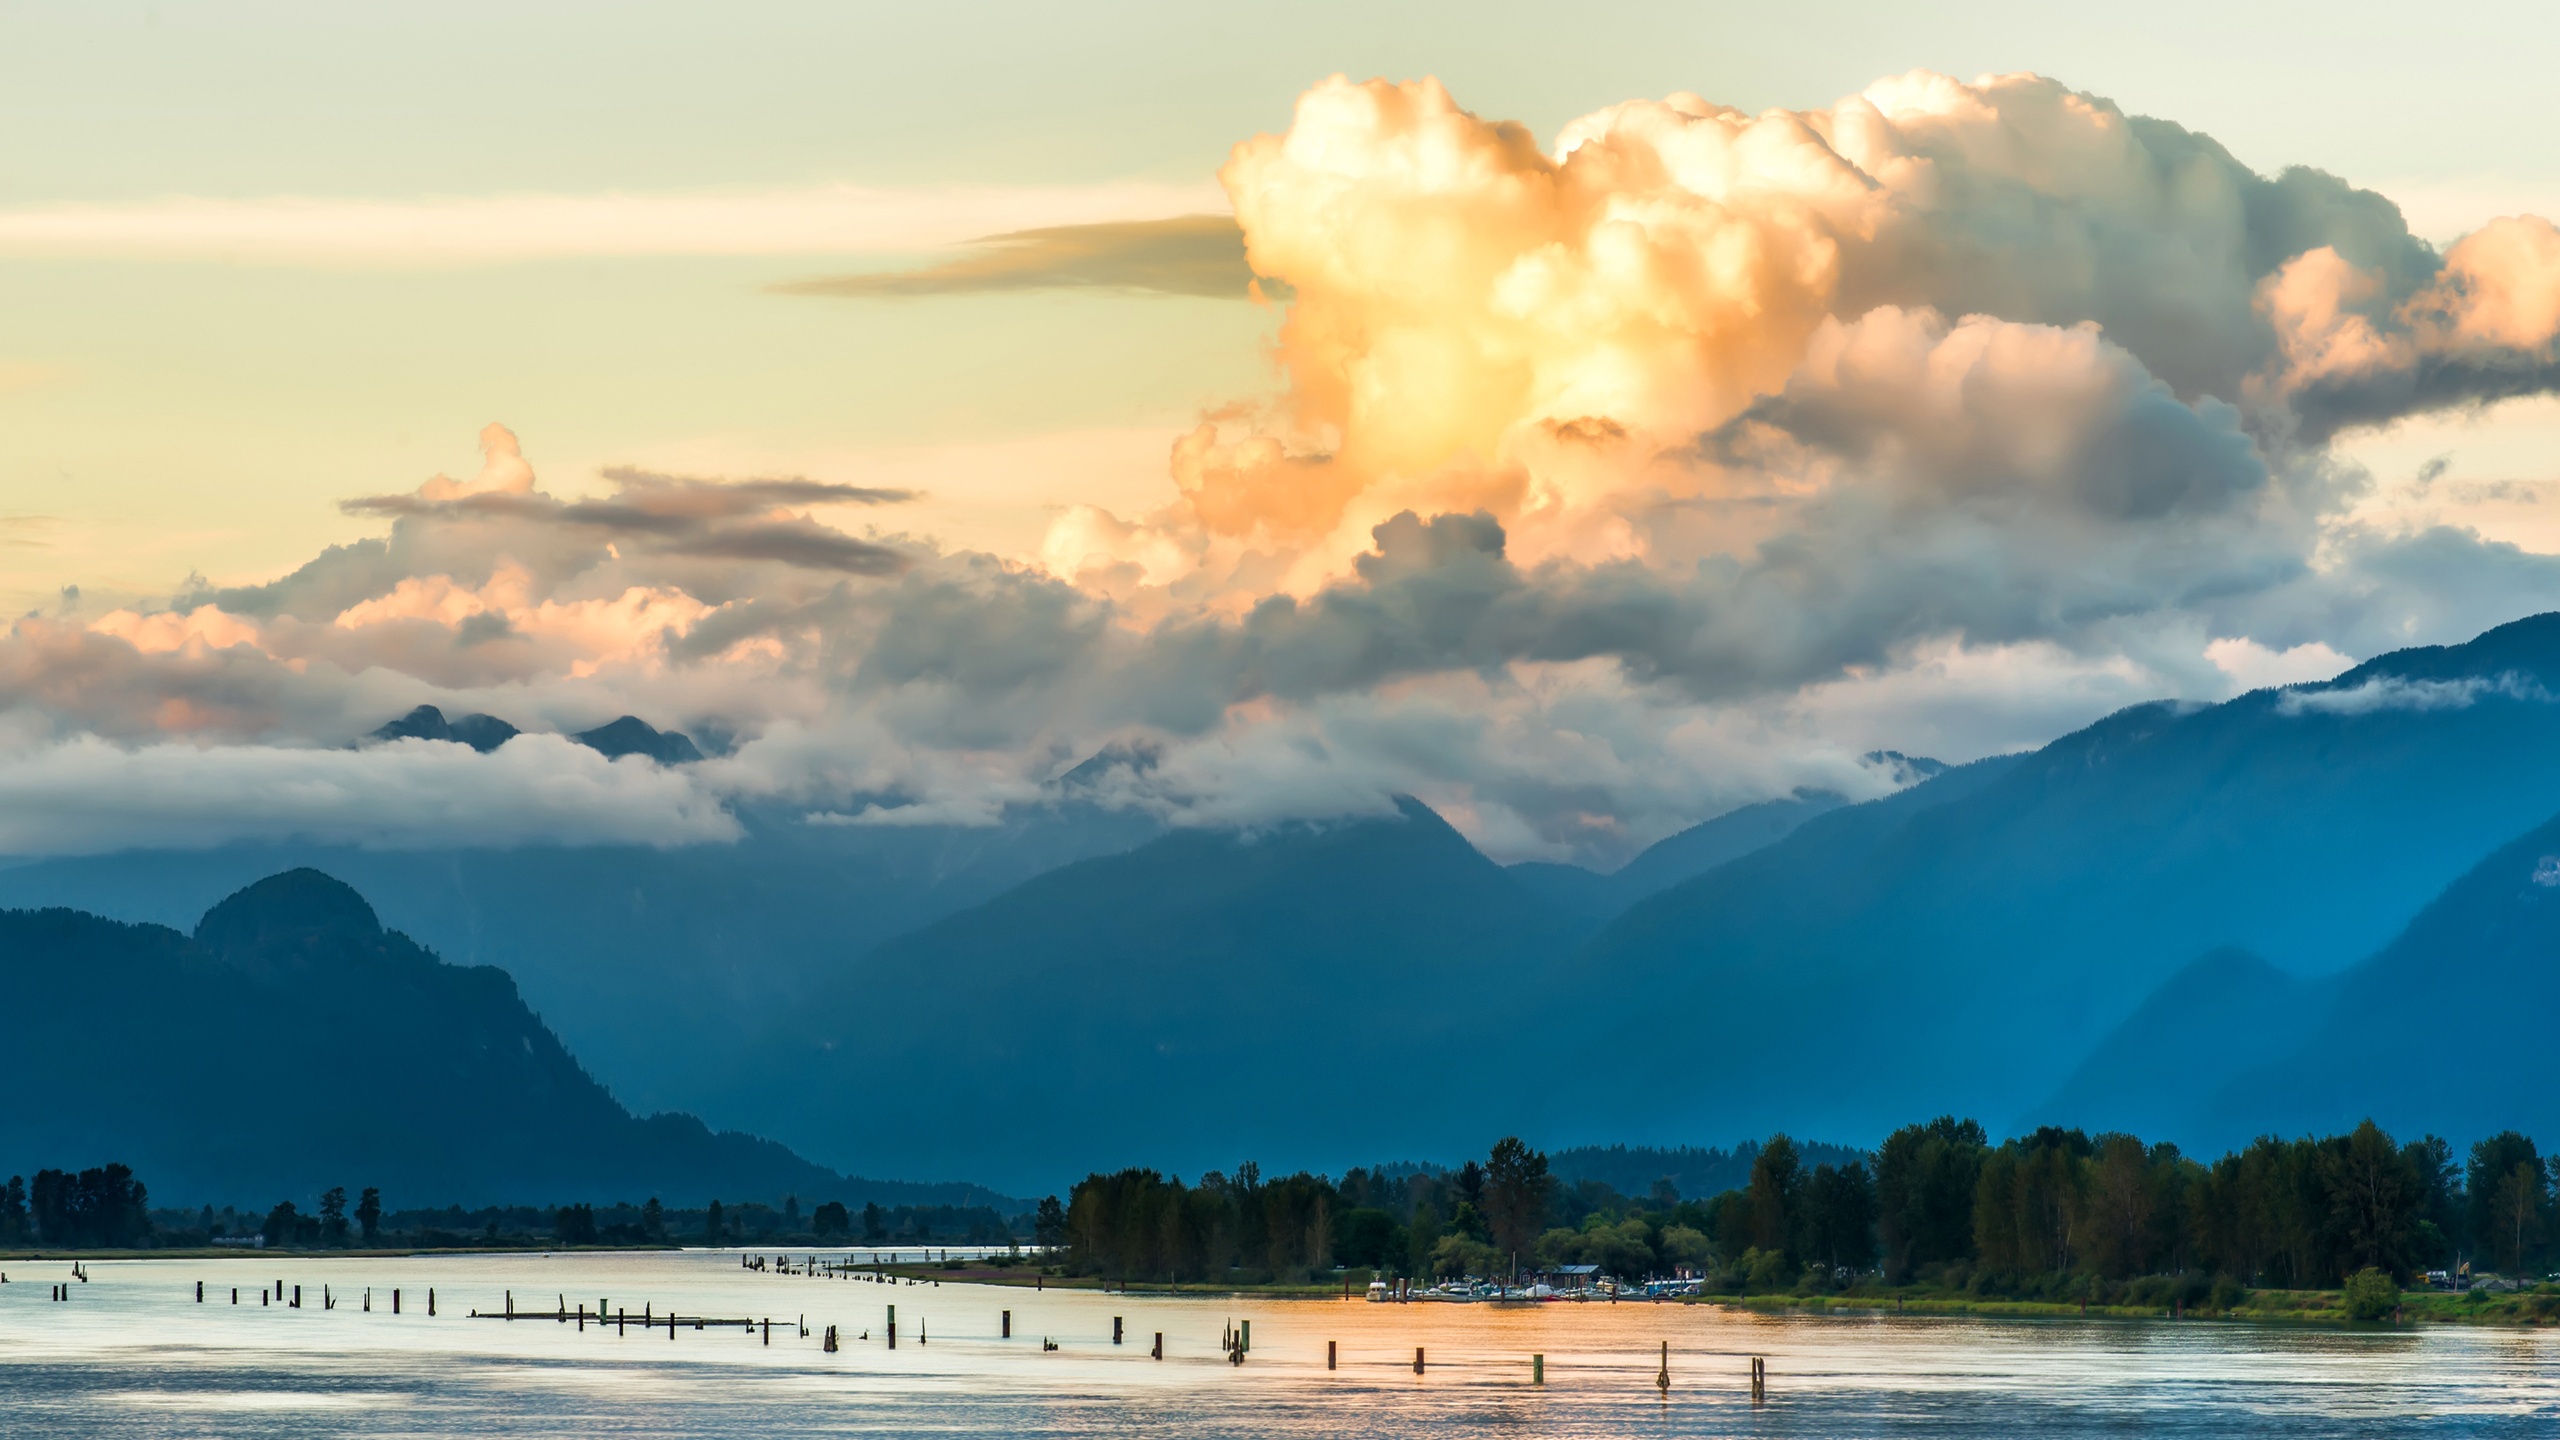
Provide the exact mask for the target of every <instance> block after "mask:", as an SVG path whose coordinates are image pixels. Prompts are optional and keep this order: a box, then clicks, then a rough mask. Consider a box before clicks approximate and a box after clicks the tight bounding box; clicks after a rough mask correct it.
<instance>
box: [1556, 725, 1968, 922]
mask: <svg viewBox="0 0 2560 1440" xmlns="http://www.w3.org/2000/svg"><path fill="white" fill-rule="evenodd" d="M1930 763H1932V764H1935V762H1930ZM1937 768H1939V769H1943V768H1945V767H1943V766H1939V767H1937ZM1928 773H1932V774H1934V773H1936V772H1935V771H1934V770H1932V771H1930V772H1928ZM1848 803H1849V802H1848V799H1847V798H1846V797H1844V796H1841V795H1837V794H1834V793H1833V792H1831V791H1828V790H1798V791H1797V792H1796V793H1795V794H1793V795H1790V796H1788V797H1787V798H1785V799H1783V800H1763V801H1761V802H1760V803H1758V804H1756V805H1745V806H1742V807H1740V808H1739V809H1735V810H1728V811H1726V812H1725V813H1724V814H1722V815H1718V816H1716V817H1715V818H1714V819H1712V820H1708V821H1705V822H1703V823H1701V824H1697V825H1692V826H1690V827H1689V828H1688V829H1686V830H1683V831H1681V832H1680V833H1679V834H1677V835H1673V836H1669V837H1667V838H1665V839H1662V840H1657V841H1655V842H1654V843H1653V844H1652V845H1650V846H1648V847H1647V848H1646V849H1645V850H1644V852H1643V853H1642V854H1639V855H1638V856H1636V858H1634V859H1633V860H1630V861H1628V862H1627V863H1626V864H1625V865H1623V866H1621V867H1620V868H1618V869H1617V870H1614V871H1612V872H1610V873H1608V874H1605V875H1604V874H1600V873H1598V872H1596V871H1592V870H1586V869H1584V868H1582V867H1581V866H1579V865H1557V864H1550V863H1547V862H1544V861H1537V860H1526V861H1522V862H1521V863H1519V864H1517V865H1513V866H1510V867H1509V869H1510V871H1511V874H1512V876H1513V877H1514V878H1515V879H1517V880H1519V881H1520V883H1521V884H1523V885H1525V886H1527V887H1529V889H1530V890H1531V892H1532V893H1534V894H1536V895H1538V896H1540V897H1541V898H1543V899H1545V900H1546V901H1547V902H1548V903H1549V904H1552V905H1554V906H1556V907H1558V908H1559V909H1561V910H1563V911H1565V912H1566V913H1569V914H1573V915H1578V916H1582V917H1585V918H1586V919H1588V920H1589V921H1591V922H1592V923H1593V924H1595V925H1596V924H1597V923H1598V922H1600V921H1602V920H1606V919H1608V918H1609V917H1610V916H1612V915H1615V914H1617V913H1618V912H1619V911H1621V910H1624V909H1626V908H1627V907H1628V906H1630V905H1633V904H1634V903H1636V902H1637V901H1638V900H1641V899H1643V898H1644V897H1646V896H1647V895H1651V894H1653V893H1655V892H1656V891H1660V890H1666V889H1669V888H1670V887H1671V886H1673V885H1676V884H1678V883H1680V882H1681V881H1683V880H1686V879H1688V878H1689V877H1690V876H1692V875H1703V874H1705V873H1706V872H1707V871H1709V870H1712V869H1714V868H1716V867H1717V866H1719V865H1722V864H1724V863H1726V862H1727V861H1731V860H1738V859H1740V858H1741V857H1743V856H1745V855H1748V854H1750V853H1751V852H1752V851H1754V850H1758V849H1761V848H1763V847H1765V846H1769V845H1774V844H1776V843H1778V842H1779V841H1781V840H1784V839H1785V838H1787V837H1788V836H1789V835H1791V834H1793V833H1795V828H1796V827H1797V826H1799V825H1802V824H1803V823H1804V822H1806V821H1807V820H1810V819H1812V818H1813V817H1814V816H1816V815H1823V814H1827V813H1829V812H1831V811H1833V810H1837V809H1839V808H1840V807H1841V806H1843V805H1846V804H1848Z"/></svg>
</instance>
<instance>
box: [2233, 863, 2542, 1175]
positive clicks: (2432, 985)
mask: <svg viewBox="0 0 2560 1440" xmlns="http://www.w3.org/2000/svg"><path fill="white" fill-rule="evenodd" d="M2321 988H2322V990H2323V991H2324V992H2325V993H2324V995H2323V997H2322V1004H2321V1006H2320V1008H2319V1013H2318V1015H2317V1017H2316V1018H2315V1021H2314V1023H2312V1024H2310V1025H2308V1026H2305V1027H2304V1029H2305V1032H2306V1033H2304V1034H2303V1035H2302V1036H2301V1038H2300V1039H2299V1040H2298V1041H2297V1042H2296V1043H2294V1044H2292V1045H2290V1046H2286V1047H2283V1048H2281V1049H2275V1050H2271V1051H2264V1052H2261V1053H2260V1055H2259V1056H2258V1063H2256V1064H2255V1065H2253V1066H2251V1067H2249V1069H2248V1070H2247V1071H2246V1072H2245V1073H2243V1074H2240V1075H2238V1076H2236V1077H2235V1078H2233V1079H2232V1080H2231V1081H2230V1082H2228V1083H2227V1084H2225V1085H2224V1086H2222V1087H2221V1088H2220V1089H2219V1090H2218V1091H2217V1092H2216V1093H2215V1094H2213V1095H2212V1096H2211V1097H2210V1098H2209V1099H2208V1100H2206V1101H2205V1103H2203V1104H2202V1105H2200V1106H2198V1107H2196V1108H2195V1110H2194V1111H2193V1113H2192V1118H2191V1119H2190V1120H2188V1121H2187V1122H2186V1127H2187V1128H2188V1129H2190V1130H2191V1131H2192V1132H2193V1133H2196V1134H2197V1135H2198V1136H2199V1137H2201V1139H2202V1140H2204V1141H2209V1142H2216V1143H2226V1144H2227V1143H2234V1142H2235V1140H2245V1139H2247V1138H2248V1137H2249V1136H2250V1135H2253V1134H2256V1133H2258V1132H2260V1131H2263V1130H2270V1129H2273V1130H2277V1131H2279V1132H2281V1133H2285V1134H2295V1133H2301V1132H2305V1131H2313V1130H2318V1131H2323V1132H2327V1131H2334V1130H2343V1129H2346V1128H2348V1127H2351V1126H2353V1125H2354V1124H2356V1122H2358V1121H2360V1120H2363V1119H2364V1118H2366V1117H2367V1116H2371V1117H2372V1118H2373V1119H2375V1120H2376V1121H2379V1122H2380V1123H2381V1124H2382V1126H2383V1127H2384V1128H2385V1129H2388V1130H2390V1131H2392V1132H2393V1133H2394V1134H2403V1135H2412V1136H2414V1135H2419V1134H2426V1133H2435V1134H2442V1135H2449V1136H2453V1137H2456V1138H2457V1139H2458V1140H2461V1141H2465V1142H2467V1141H2470V1140H2473V1139H2478V1138H2480V1137H2482V1136H2486V1135H2491V1134H2495V1133H2496V1132H2498V1131H2501V1130H2508V1129H2515V1130H2522V1131H2524V1132H2526V1133H2528V1134H2536V1133H2539V1134H2545V1135H2548V1134H2555V1133H2560V1094H2555V1093H2554V1091H2553V1089H2552V1087H2551V1083H2550V1075H2549V1068H2550V1067H2549V1063H2548V1057H2547V1054H2546V1053H2545V1052H2546V1046H2545V1044H2544V1041H2543V1038H2542V1035H2541V1032H2540V1025H2541V1023H2542V1022H2543V1020H2544V1017H2547V1016H2550V1015H2552V1014H2554V1013H2560V818H2555V819H2553V820H2551V821H2549V822H2547V823H2545V824H2542V825H2539V826H2536V827H2535V828H2534V829H2532V830H2530V831H2528V832H2526V833H2525V834H2524V835H2522V836H2520V837H2518V838H2517V839H2515V840H2512V841H2510V842H2509V843H2507V844H2505V845H2502V846H2500V847H2499V848H2498V849H2497V850H2495V851H2494V852H2492V853H2491V854H2490V855H2489V856H2488V857H2487V858H2486V859H2484V860H2482V861H2481V862H2480V863H2479V864H2478V865H2476V866H2474V867H2473V868H2472V869H2471V871H2470V872H2469V873H2468V874H2465V875H2464V876H2462V877H2461V878H2460V879H2458V880H2456V881H2455V882H2454V883H2453V884H2451V885H2449V886H2447V887H2446V888H2445V890H2444V893H2443V894H2441V895H2439V896H2438V897H2436V899H2435V900H2434V902H2433V903H2431V904H2429V905H2428V906H2427V907H2426V908H2425V909H2424V910H2422V911H2420V912H2419V913H2418V915H2417V917H2416V918H2415V919H2413V920H2411V921H2410V922H2409V925H2408V927H2407V928H2406V929H2405V930H2403V931H2402V932H2401V933H2400V934H2399V935H2397V936H2395V937H2394V938H2393V939H2392V941H2391V942H2390V943H2389V944H2387V945H2385V946H2383V947H2382V948H2381V949H2380V950H2378V951H2376V952H2375V953H2374V954H2373V955H2372V956H2370V957H2369V958H2367V959H2366V960H2365V961H2363V962H2362V963H2361V964H2358V965H2357V966H2355V967H2354V968H2353V969H2351V970H2348V971H2346V972H2345V973H2344V974H2341V975H2338V976H2335V977H2333V978H2331V979H2329V980H2327V981H2326V982H2324V983H2323V985H2322V987H2321Z"/></svg>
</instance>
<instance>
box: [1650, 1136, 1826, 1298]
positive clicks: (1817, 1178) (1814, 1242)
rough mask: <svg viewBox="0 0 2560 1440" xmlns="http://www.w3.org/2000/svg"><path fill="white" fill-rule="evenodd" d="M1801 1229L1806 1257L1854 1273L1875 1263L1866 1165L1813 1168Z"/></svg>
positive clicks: (1806, 1190)
mask: <svg viewBox="0 0 2560 1440" xmlns="http://www.w3.org/2000/svg"><path fill="white" fill-rule="evenodd" d="M1804 1230H1805V1245H1806V1250H1807V1253H1808V1255H1809V1257H1810V1258H1812V1259H1815V1260H1819V1261H1821V1262H1822V1264H1823V1265H1824V1266H1826V1267H1828V1268H1830V1269H1832V1270H1835V1271H1836V1270H1848V1271H1852V1272H1858V1271H1863V1270H1865V1269H1866V1268H1867V1267H1868V1266H1870V1265H1873V1264H1874V1263H1875V1258H1876V1192H1875V1185H1874V1183H1873V1182H1872V1181H1870V1180H1869V1179H1868V1178H1867V1167H1866V1166H1864V1165H1861V1164H1859V1163H1857V1162H1856V1161H1851V1162H1850V1163H1849V1164H1846V1165H1841V1166H1836V1167H1835V1166H1830V1165H1821V1166H1816V1167H1815V1169H1814V1172H1813V1179H1812V1180H1810V1181H1809V1182H1807V1183H1806V1185H1805V1226H1804ZM1665 1233H1666V1234H1668V1233H1669V1232H1667V1231H1666V1232H1665Z"/></svg>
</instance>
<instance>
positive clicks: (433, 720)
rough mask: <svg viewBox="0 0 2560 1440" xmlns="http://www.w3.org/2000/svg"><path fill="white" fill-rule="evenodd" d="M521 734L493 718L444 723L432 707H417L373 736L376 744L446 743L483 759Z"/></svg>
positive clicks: (466, 718) (456, 720)
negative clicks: (458, 746) (412, 741)
mask: <svg viewBox="0 0 2560 1440" xmlns="http://www.w3.org/2000/svg"><path fill="white" fill-rule="evenodd" d="M523 733H524V732H523V731H521V730H518V729H517V728H516V727H514V726H513V725H510V724H508V723H507V722H506V721H504V720H501V719H499V718H498V717H497V716H495V715H464V716H461V717H459V718H457V719H454V720H451V721H447V720H446V719H445V718H444V712H443V711H442V710H439V709H437V708H436V707H434V706H433V705H421V706H419V707H418V708H417V709H415V710H412V711H410V712H409V713H408V714H406V715H403V716H401V717H400V718H399V719H397V720H391V721H386V722H384V724H383V725H382V727H381V728H380V729H378V730H376V731H374V732H373V738H374V739H376V740H450V741H452V742H453V743H455V744H457V745H468V746H470V747H471V748H472V749H474V750H477V751H479V752H480V753H481V754H483V755H486V754H488V753H489V752H490V751H492V750H495V749H497V748H498V747H499V746H501V745H504V744H506V743H507V742H508V741H510V740H513V739H514V738H516V737H517V736H518V735H521V734H523Z"/></svg>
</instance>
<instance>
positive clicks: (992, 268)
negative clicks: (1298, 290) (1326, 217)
mask: <svg viewBox="0 0 2560 1440" xmlns="http://www.w3.org/2000/svg"><path fill="white" fill-rule="evenodd" d="M1254 283H1255V282H1254V274H1253V268H1252V267H1251V266H1250V265H1248V264H1247V263H1246V262H1245V253H1244V231H1243V230H1242V229H1241V228H1240V227H1238V226H1237V224H1236V222H1235V218H1234V217H1233V216H1230V215H1223V214H1219V215H1181V216H1176V217H1174V218H1173V219H1170V220H1119V221H1107V222H1104V223H1102V224H1096V225H1056V226H1049V227H1046V228H1043V229H1038V230H1018V231H1014V232H1012V233H1010V234H1004V235H989V236H985V237H983V238H981V239H979V240H976V241H973V242H972V243H971V245H970V247H969V249H968V251H967V252H966V253H964V254H962V255H959V256H957V257H955V258H953V259H950V260H945V261H943V262H942V263H940V264H937V265H928V266H924V267H922V268H919V269H912V270H884V271H877V272H873V273H868V274H860V275H827V276H820V277H817V278H815V279H809V280H795V281H792V282H790V283H788V284H784V285H777V286H775V287H773V288H774V289H775V290H776V291H777V292H779V293H781V294H785V295H829V296H837V297H842V298H845V299H856V300H871V299H896V298H902V297H907V296H918V295H976V294H986V293H990V292H997V291H1008V290H1121V291H1135V292H1139V293H1150V294H1159V295H1194V296H1205V297H1208V298H1211V299H1219V300H1242V299H1244V298H1246V296H1247V295H1248V294H1249V293H1250V287H1251V286H1252V285H1253V284H1254ZM1265 283H1266V288H1269V287H1270V286H1271V285H1272V284H1274V283H1276V282H1265ZM1275 298H1277V297H1275Z"/></svg>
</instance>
